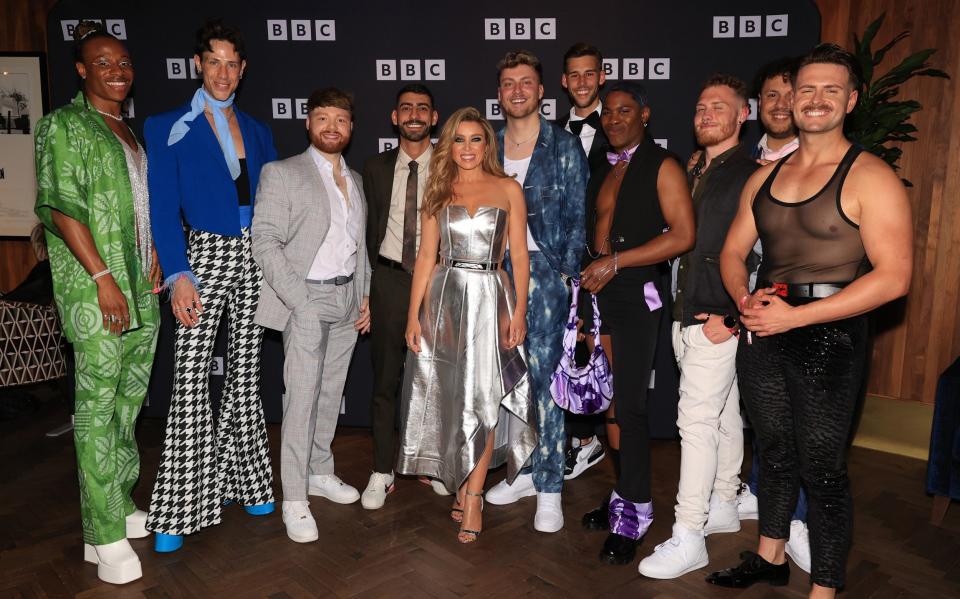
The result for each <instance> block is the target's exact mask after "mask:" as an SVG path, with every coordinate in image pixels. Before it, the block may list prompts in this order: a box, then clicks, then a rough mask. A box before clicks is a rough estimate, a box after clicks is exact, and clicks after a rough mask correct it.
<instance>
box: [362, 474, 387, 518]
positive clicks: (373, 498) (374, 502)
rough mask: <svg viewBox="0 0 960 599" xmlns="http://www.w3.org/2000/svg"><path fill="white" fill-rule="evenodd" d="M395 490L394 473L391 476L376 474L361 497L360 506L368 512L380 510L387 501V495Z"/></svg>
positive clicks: (371, 477)
mask: <svg viewBox="0 0 960 599" xmlns="http://www.w3.org/2000/svg"><path fill="white" fill-rule="evenodd" d="M394 489H395V487H394V484H393V472H391V473H390V474H383V473H382V472H374V473H373V474H371V475H370V481H369V482H368V483H367V488H366V489H364V490H363V495H361V496H360V505H362V506H363V509H366V510H379V509H380V508H382V507H383V502H385V501H386V500H387V495H388V494H390V493H393V491H394Z"/></svg>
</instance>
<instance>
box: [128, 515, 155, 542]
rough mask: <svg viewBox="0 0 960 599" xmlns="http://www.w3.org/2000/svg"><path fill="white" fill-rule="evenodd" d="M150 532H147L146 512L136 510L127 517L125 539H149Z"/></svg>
mask: <svg viewBox="0 0 960 599" xmlns="http://www.w3.org/2000/svg"><path fill="white" fill-rule="evenodd" d="M149 536H150V531H149V530H147V512H145V511H143V510H136V511H134V512H133V513H132V514H130V515H129V516H127V538H128V539H142V538H143V537H149Z"/></svg>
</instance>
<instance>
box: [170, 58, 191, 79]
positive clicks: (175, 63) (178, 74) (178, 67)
mask: <svg viewBox="0 0 960 599" xmlns="http://www.w3.org/2000/svg"><path fill="white" fill-rule="evenodd" d="M188 77H189V78H190V79H196V78H197V77H198V75H197V70H196V69H195V68H194V67H193V59H192V58H168V59H167V79H187V78H188Z"/></svg>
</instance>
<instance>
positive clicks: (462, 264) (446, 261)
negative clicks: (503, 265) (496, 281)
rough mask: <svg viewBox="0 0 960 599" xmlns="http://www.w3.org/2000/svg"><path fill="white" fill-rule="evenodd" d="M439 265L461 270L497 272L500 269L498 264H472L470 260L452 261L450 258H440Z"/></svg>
mask: <svg viewBox="0 0 960 599" xmlns="http://www.w3.org/2000/svg"><path fill="white" fill-rule="evenodd" d="M440 263H441V264H443V265H444V266H450V267H452V268H463V269H466V270H497V269H498V268H500V263H499V262H474V261H472V260H453V259H451V258H440Z"/></svg>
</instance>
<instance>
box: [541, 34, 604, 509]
mask: <svg viewBox="0 0 960 599" xmlns="http://www.w3.org/2000/svg"><path fill="white" fill-rule="evenodd" d="M605 82H606V74H605V73H604V71H603V56H601V54H600V50H598V49H597V48H596V47H594V46H591V45H590V44H586V43H583V42H579V43H576V44H574V45H572V46H570V48H569V49H568V50H567V52H566V54H564V55H563V75H561V77H560V85H562V86H563V88H564V89H565V90H567V95H569V96H570V102H571V103H572V104H573V106H571V107H570V112H569V113H568V114H565V115H563V116H562V117H560V118H559V119H558V120H557V125H559V126H561V127H563V128H564V129H566V130H567V131H569V132H570V133H572V134H574V135H576V136H577V137H579V138H580V144H581V145H582V146H583V151H584V153H585V154H586V155H587V162H588V163H589V164H590V170H591V171H593V170H595V169H597V168H598V167H600V166H603V164H605V163H606V160H607V156H606V151H607V137H606V135H605V134H604V133H603V127H601V126H600V110H601V108H602V105H601V103H600V87H601V86H602V85H603V84H604V83H605ZM607 414H608V416H610V418H609V419H608V420H607V442H608V443H609V444H610V451H611V453H612V455H613V460H614V468H615V469H618V468H619V455H618V453H617V452H618V451H619V449H620V436H619V430H618V429H617V425H616V420H615V419H614V418H613V412H612V411H608V412H607ZM564 417H565V420H566V427H567V434H569V435H570V446H569V447H567V455H566V458H565V460H564V470H563V478H564V480H572V479H574V478H576V477H578V476H580V475H581V474H583V473H584V472H586V470H587V469H588V468H590V467H591V466H595V465H597V464H599V463H600V461H601V460H603V458H604V455H605V453H604V450H603V445H602V444H601V443H600V439H598V438H597V436H596V435H595V434H594V431H595V430H596V428H597V425H598V424H599V423H600V422H601V420H602V418H603V417H602V415H599V414H596V415H591V416H583V415H579V414H573V413H570V412H567V413H566V414H565V415H564ZM604 505H606V503H604ZM604 516H605V514H604Z"/></svg>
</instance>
